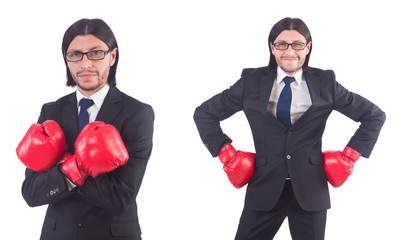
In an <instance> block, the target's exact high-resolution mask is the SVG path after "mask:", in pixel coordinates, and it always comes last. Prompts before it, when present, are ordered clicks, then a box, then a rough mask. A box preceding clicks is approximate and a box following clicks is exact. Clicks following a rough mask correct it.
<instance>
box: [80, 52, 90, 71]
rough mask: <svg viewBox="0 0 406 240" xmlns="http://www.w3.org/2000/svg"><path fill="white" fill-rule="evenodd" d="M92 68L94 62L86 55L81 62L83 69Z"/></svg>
mask: <svg viewBox="0 0 406 240" xmlns="http://www.w3.org/2000/svg"><path fill="white" fill-rule="evenodd" d="M91 66H92V60H89V59H88V58H87V55H86V54H84V55H83V58H82V61H81V68H82V69H85V68H90V67H91Z"/></svg>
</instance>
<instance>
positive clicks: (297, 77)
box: [276, 66, 304, 85]
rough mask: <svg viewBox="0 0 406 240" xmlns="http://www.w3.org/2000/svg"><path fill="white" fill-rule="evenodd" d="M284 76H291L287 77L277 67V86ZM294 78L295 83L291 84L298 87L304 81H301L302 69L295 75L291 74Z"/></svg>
mask: <svg viewBox="0 0 406 240" xmlns="http://www.w3.org/2000/svg"><path fill="white" fill-rule="evenodd" d="M286 76H292V75H288V74H286V73H285V72H284V71H283V70H282V69H281V68H280V67H279V66H278V73H277V75H276V82H277V83H278V84H280V83H281V82H282V81H283V78H285V77H286ZM292 77H294V78H295V81H294V82H293V84H296V85H300V84H301V83H302V82H303V81H304V79H303V69H302V68H301V69H300V70H299V71H298V72H297V73H295V74H293V76H292Z"/></svg>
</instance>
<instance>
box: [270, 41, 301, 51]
mask: <svg viewBox="0 0 406 240" xmlns="http://www.w3.org/2000/svg"><path fill="white" fill-rule="evenodd" d="M301 43H302V42H301ZM276 44H277V43H272V46H274V48H275V49H276V50H288V49H289V46H290V47H291V48H292V49H293V50H304V49H305V48H306V47H307V45H308V44H309V43H308V42H307V43H305V45H304V46H303V48H299V49H297V48H293V44H298V43H297V42H294V43H284V44H287V45H288V46H287V47H286V48H277V47H276Z"/></svg>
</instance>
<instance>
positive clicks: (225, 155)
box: [217, 143, 237, 164]
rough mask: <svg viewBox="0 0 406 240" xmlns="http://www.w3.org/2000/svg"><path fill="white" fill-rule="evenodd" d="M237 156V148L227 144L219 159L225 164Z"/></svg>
mask: <svg viewBox="0 0 406 240" xmlns="http://www.w3.org/2000/svg"><path fill="white" fill-rule="evenodd" d="M236 154H237V151H236V150H235V148H234V147H233V146H232V145H231V143H227V144H226V145H225V146H224V147H223V148H222V149H221V150H220V152H219V154H218V155H217V157H218V158H219V159H220V161H221V162H222V163H223V164H224V163H226V162H228V161H229V160H230V159H231V158H233V157H234V156H235V155H236Z"/></svg>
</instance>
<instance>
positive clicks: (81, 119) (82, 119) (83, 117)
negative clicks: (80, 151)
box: [78, 98, 94, 132]
mask: <svg viewBox="0 0 406 240" xmlns="http://www.w3.org/2000/svg"><path fill="white" fill-rule="evenodd" d="M93 104H94V102H93V100H92V99H87V98H82V99H81V100H80V101H79V106H80V113H79V116H78V127H79V132H80V131H82V129H83V128H84V127H85V126H86V125H87V124H88V123H89V113H88V112H87V109H88V108H89V107H90V106H92V105H93Z"/></svg>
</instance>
